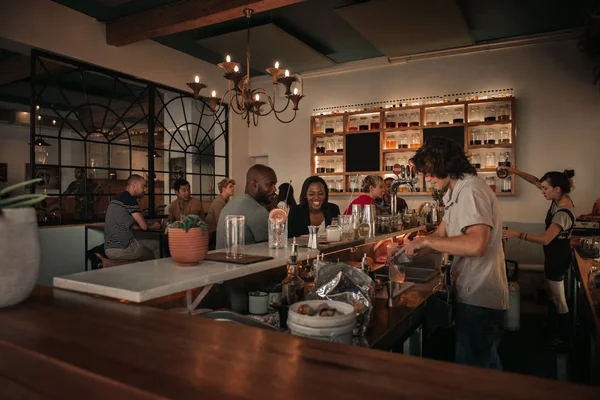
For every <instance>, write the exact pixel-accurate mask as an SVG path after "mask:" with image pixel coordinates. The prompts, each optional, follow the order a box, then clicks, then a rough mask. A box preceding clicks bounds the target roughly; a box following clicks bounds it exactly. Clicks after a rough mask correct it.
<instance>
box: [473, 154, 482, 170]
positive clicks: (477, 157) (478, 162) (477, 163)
mask: <svg viewBox="0 0 600 400" xmlns="http://www.w3.org/2000/svg"><path fill="white" fill-rule="evenodd" d="M471 164H472V165H473V166H474V167H475V168H481V155H480V154H479V153H473V155H472V156H471Z"/></svg>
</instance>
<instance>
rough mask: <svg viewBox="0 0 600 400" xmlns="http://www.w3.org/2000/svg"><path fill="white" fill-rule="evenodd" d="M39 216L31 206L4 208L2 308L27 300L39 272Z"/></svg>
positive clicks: (0, 255) (1, 219)
mask: <svg viewBox="0 0 600 400" xmlns="http://www.w3.org/2000/svg"><path fill="white" fill-rule="evenodd" d="M40 265H41V250H40V236H39V232H38V225H37V217H36V213H35V210H34V209H33V208H31V207H28V208H17V209H6V208H5V209H2V214H1V215H0V308H2V307H9V306H12V305H14V304H18V303H20V302H22V301H23V300H25V299H26V298H27V297H28V296H29V294H30V293H31V291H32V290H33V288H34V287H35V284H36V283H37V280H38V276H39V274H40Z"/></svg>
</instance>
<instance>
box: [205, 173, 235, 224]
mask: <svg viewBox="0 0 600 400" xmlns="http://www.w3.org/2000/svg"><path fill="white" fill-rule="evenodd" d="M217 188H218V189H219V195H218V196H217V198H216V199H214V200H213V202H212V204H211V205H210V208H209V209H208V214H207V215H206V224H207V225H208V232H209V233H211V234H212V233H214V232H216V231H217V222H218V221H219V216H220V215H221V211H222V210H223V208H224V207H225V206H226V205H227V202H229V199H230V198H232V197H233V195H234V194H235V181H234V180H233V179H228V178H225V179H222V180H221V181H220V182H219V184H218V185H217Z"/></svg>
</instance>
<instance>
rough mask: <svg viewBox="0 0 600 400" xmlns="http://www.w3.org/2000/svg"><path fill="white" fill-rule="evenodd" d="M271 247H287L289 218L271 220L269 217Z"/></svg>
mask: <svg viewBox="0 0 600 400" xmlns="http://www.w3.org/2000/svg"><path fill="white" fill-rule="evenodd" d="M268 223H269V248H270V249H285V248H286V247H287V237H288V220H287V219H285V220H283V221H280V220H277V222H273V221H271V218H269V222H268Z"/></svg>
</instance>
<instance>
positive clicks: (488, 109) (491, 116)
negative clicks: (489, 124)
mask: <svg viewBox="0 0 600 400" xmlns="http://www.w3.org/2000/svg"><path fill="white" fill-rule="evenodd" d="M483 115H484V117H485V118H484V121H495V120H496V107H494V106H493V105H492V104H490V105H489V106H485V108H484V110H483Z"/></svg>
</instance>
